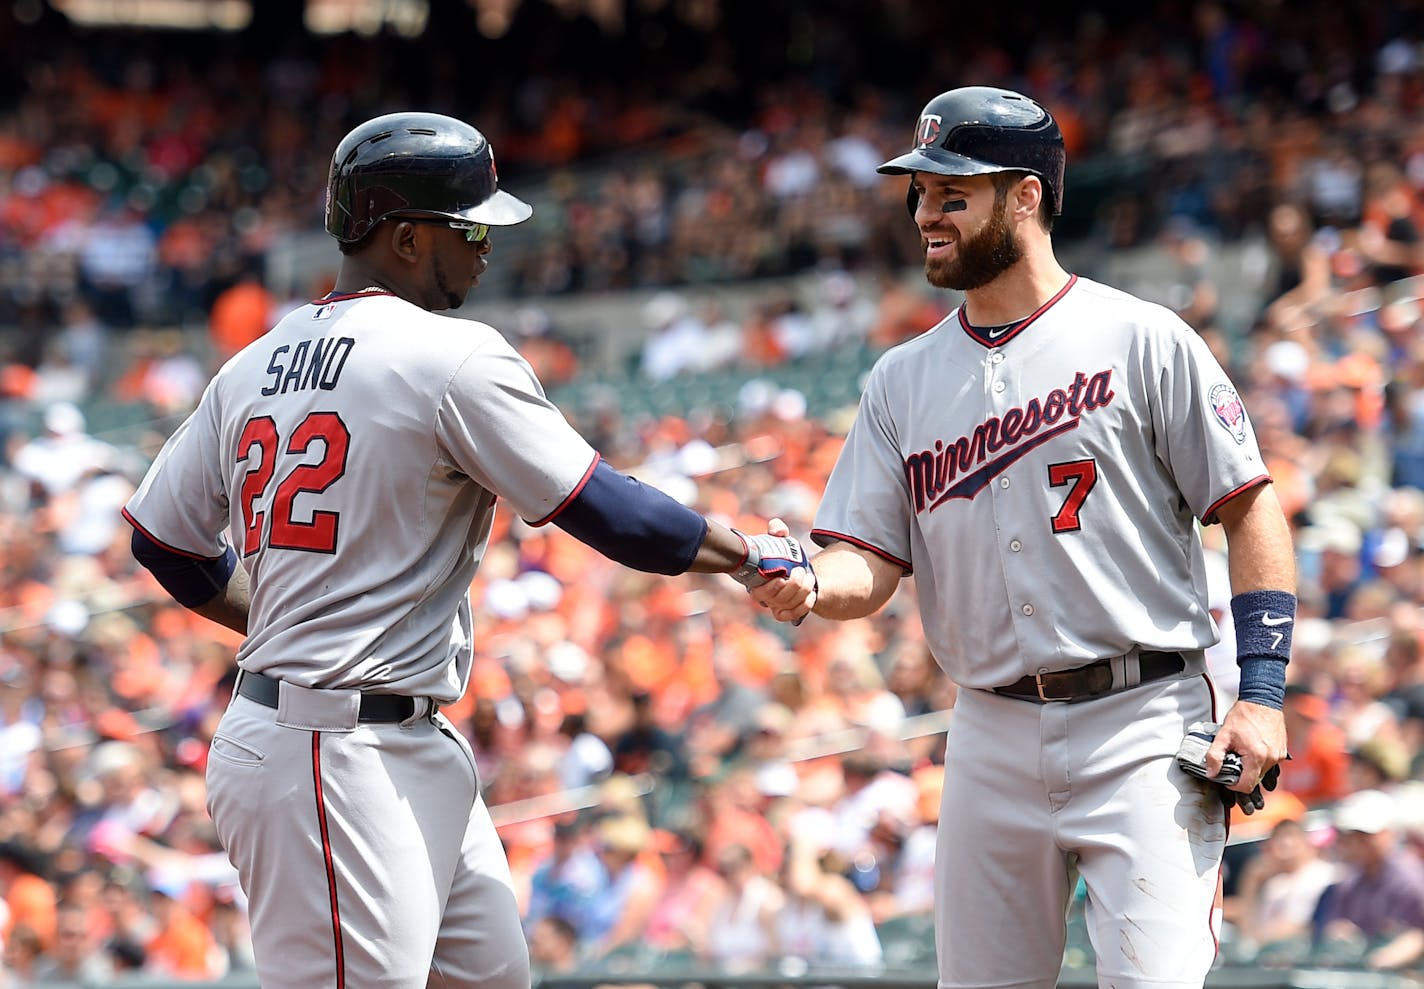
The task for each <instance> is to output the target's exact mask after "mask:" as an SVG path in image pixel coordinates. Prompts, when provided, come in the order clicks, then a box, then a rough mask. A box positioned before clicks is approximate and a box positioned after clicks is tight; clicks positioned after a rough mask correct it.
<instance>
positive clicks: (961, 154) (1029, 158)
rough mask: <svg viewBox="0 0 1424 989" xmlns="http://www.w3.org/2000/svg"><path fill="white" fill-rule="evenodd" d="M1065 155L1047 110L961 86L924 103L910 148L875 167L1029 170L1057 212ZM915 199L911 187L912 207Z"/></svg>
mask: <svg viewBox="0 0 1424 989" xmlns="http://www.w3.org/2000/svg"><path fill="white" fill-rule="evenodd" d="M1065 161H1066V155H1065V154H1064V152H1063V134H1062V132H1061V131H1059V129H1058V123H1057V122H1056V121H1055V120H1054V119H1053V115H1052V114H1051V113H1049V112H1048V111H1047V110H1045V109H1044V108H1043V107H1041V106H1039V105H1038V104H1037V103H1035V102H1034V101H1033V100H1031V99H1029V98H1028V97H1027V96H1023V95H1021V94H1019V93H1015V92H1013V91H1012V90H1008V89H994V88H993V87H990V86H965V87H963V88H961V89H951V90H950V91H949V92H947V93H940V94H939V95H938V96H936V97H935V98H934V99H932V100H930V101H929V102H928V103H926V104H925V108H924V109H923V110H922V111H920V119H919V122H918V123H917V124H916V125H915V147H914V149H913V150H911V151H908V152H906V153H905V154H902V155H901V156H900V157H898V158H892V159H890V160H889V161H887V162H886V163H885V164H883V165H881V166H880V167H879V168H877V169H876V171H878V172H880V173H881V174H882V175H908V174H913V173H915V172H934V173H935V174H937V175H989V174H992V173H994V172H1028V173H1029V174H1031V175H1037V176H1038V177H1039V178H1040V179H1041V180H1042V181H1043V185H1044V188H1045V189H1046V190H1047V192H1048V200H1049V203H1050V204H1051V205H1052V207H1053V212H1054V213H1055V214H1058V213H1061V212H1063V166H1064V163H1065ZM916 205H917V202H916V196H915V194H914V191H913V189H912V190H911V192H910V211H911V212H912V213H913V212H914V209H915V206H916Z"/></svg>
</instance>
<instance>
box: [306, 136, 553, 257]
mask: <svg viewBox="0 0 1424 989" xmlns="http://www.w3.org/2000/svg"><path fill="white" fill-rule="evenodd" d="M533 212H534V210H533V208H532V207H531V206H530V205H529V204H528V203H526V202H523V201H522V200H519V199H516V198H515V197H514V196H511V195H510V194H509V193H507V192H501V191H500V189H499V175H498V173H497V172H496V171H495V165H494V151H493V150H492V149H491V148H490V143H489V141H488V140H486V139H485V136H484V135H483V134H481V133H480V132H479V131H477V130H476V129H475V128H473V127H471V126H470V125H469V124H467V123H465V122H464V121H463V120H456V119H455V118H454V117H446V116H442V115H441V114H438V113H390V114H386V115H385V116H383V117H376V118H374V119H372V120H368V121H366V122H365V123H364V124H361V125H360V126H358V127H356V128H355V129H354V130H352V131H351V133H349V134H347V135H346V136H345V137H344V138H342V139H341V143H340V144H338V145H337V146H336V153H335V154H333V155H332V157H331V171H330V173H329V174H328V176H327V183H326V229H327V232H328V233H330V234H331V235H332V236H333V237H335V238H336V239H337V240H339V241H343V242H344V243H348V244H350V243H354V242H356V241H358V240H360V239H361V238H362V237H364V236H366V234H368V233H369V232H370V231H371V228H372V227H374V226H375V225H376V224H377V223H380V222H381V221H382V220H384V219H385V218H386V217H388V216H391V215H392V214H408V215H412V216H428V217H435V218H443V219H447V220H457V221H458V220H466V221H469V222H471V223H488V224H490V225H492V226H509V225H511V224H515V223H519V222H521V221H523V220H527V219H529V217H530V215H531V214H532V213H533Z"/></svg>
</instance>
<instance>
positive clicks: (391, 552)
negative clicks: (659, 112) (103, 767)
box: [124, 113, 806, 989]
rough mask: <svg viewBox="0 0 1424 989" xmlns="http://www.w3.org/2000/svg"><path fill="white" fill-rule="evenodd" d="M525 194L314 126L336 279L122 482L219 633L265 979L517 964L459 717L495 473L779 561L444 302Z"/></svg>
mask: <svg viewBox="0 0 1424 989" xmlns="http://www.w3.org/2000/svg"><path fill="white" fill-rule="evenodd" d="M530 213H531V209H530V207H529V206H528V205H527V204H525V203H523V202H521V201H520V200H519V199H516V198H515V197H514V196H512V195H510V194H509V193H507V192H505V191H503V190H501V189H500V188H499V183H498V176H497V174H496V171H495V162H494V155H493V152H492V151H491V149H490V145H489V142H488V141H487V140H486V139H485V137H484V136H483V135H482V134H481V133H480V132H479V131H478V130H476V129H475V128H474V127H472V126H470V125H469V124H467V123H464V122H462V121H459V120H456V119H452V118H450V117H445V116H440V115H437V114H430V113H398V114H391V115H387V116H382V117H378V118H376V119H373V120H370V121H367V122H366V123H364V124H362V125H360V126H358V127H357V128H355V129H354V130H353V131H351V133H349V134H348V135H347V136H346V137H345V138H344V139H343V140H342V141H341V143H340V144H339V145H338V147H337V148H336V151H335V154H334V156H333V158H332V161H331V169H330V176H329V182H328V188H327V212H326V226H327V230H328V231H329V232H330V233H331V235H332V236H333V237H335V238H336V240H337V241H338V242H339V243H340V248H341V252H342V255H343V260H342V264H341V270H340V274H339V276H338V278H337V282H336V290H335V291H333V292H332V293H331V294H330V295H328V296H326V297H325V298H322V299H318V300H316V301H314V302H312V303H310V304H309V305H306V306H303V307H301V308H299V309H297V310H296V311H294V312H292V313H291V314H290V315H288V316H286V317H285V318H283V319H282V320H281V322H279V323H278V324H277V325H276V326H275V327H274V328H273V329H272V330H271V331H270V332H269V333H268V334H267V335H266V336H264V337H262V338H261V339H259V340H258V341H256V342H255V343H253V344H252V345H251V346H250V347H248V348H247V349H245V350H243V351H242V352H240V353H238V354H237V355H236V356H235V357H233V358H232V359H231V360H230V361H229V362H228V363H227V364H226V365H224V366H223V368H222V369H221V370H220V371H219V372H218V374H217V376H216V377H215V378H214V379H213V381H212V382H211V383H210V385H209V386H208V388H207V390H206V392H205V393H204V395H203V398H202V400H201V402H200V403H199V406H198V408H197V409H196V411H195V412H194V413H193V414H192V416H191V417H189V419H188V420H187V421H186V422H185V423H183V425H182V426H180V427H179V429H178V430H177V432H175V433H174V434H173V436H172V437H171V438H170V439H169V441H168V442H167V444H166V445H165V446H164V447H163V449H162V451H161V452H160V453H159V455H158V457H157V459H156V460H155V462H154V464H153V466H152V467H151V469H150V470H149V472H148V474H147V476H146V477H145V479H144V481H143V483H142V485H141V486H140V488H139V490H138V492H137V493H136V494H135V495H134V496H133V498H132V500H131V501H130V502H129V503H128V506H127V507H126V509H125V512H124V514H125V516H126V517H127V518H128V520H129V521H130V522H131V523H132V524H133V527H134V535H133V551H134V554H135V556H136V557H137V558H138V559H139V560H140V561H141V562H142V563H143V564H144V565H145V566H147V567H148V568H149V569H150V570H151V571H152V572H153V573H154V575H155V576H156V577H157V579H158V580H159V582H160V583H161V584H162V585H163V586H164V587H165V588H166V589H167V590H168V591H169V593H171V594H172V595H173V597H174V598H175V599H176V600H178V601H179V602H180V603H182V604H184V605H186V606H187V607H190V608H192V609H194V610H195V611H197V612H199V613H200V614H203V615H205V616H207V617H209V618H211V619H213V620H215V621H218V622H221V623H222V624H224V625H227V626H230V627H231V628H234V629H236V630H238V631H239V632H243V633H245V635H246V639H245V641H244V642H243V644H242V646H241V648H240V649H239V650H238V655H237V662H238V666H239V667H240V670H241V672H240V673H239V675H238V680H237V687H236V691H235V693H234V696H233V700H232V704H231V706H230V707H229V708H228V710H227V711H226V712H225V713H224V716H223V718H222V721H221V723H220V725H219V727H218V729H217V732H216V734H215V735H214V738H213V741H212V749H211V757H210V759H209V761H208V770H207V783H208V809H209V811H210V812H211V814H212V818H213V821H214V823H215V824H216V826H217V830H218V834H219V835H220V837H221V839H222V842H223V844H224V846H225V847H226V849H227V852H228V855H229V856H230V857H231V859H232V861H233V863H234V865H235V866H236V867H237V870H238V873H239V876H240V877H241V881H242V886H243V889H244V890H245V891H246V893H247V895H248V897H249V898H250V909H251V921H252V936H253V943H254V948H255V952H256V960H257V972H258V977H259V979H260V980H261V982H262V985H263V986H264V987H266V989H279V987H291V989H299V987H300V989H313V987H328V989H345V987H352V989H374V987H390V989H415V987H419V986H425V985H432V986H441V987H450V989H457V987H464V989H474V987H476V986H478V987H480V989H527V987H528V986H529V981H530V971H529V958H528V950H527V948H526V946H525V941H524V937H523V934H522V933H521V930H520V920H519V913H518V907H517V905H516V903H515V898H514V893H513V892H512V889H511V885H510V874H509V868H508V865H507V863H506V860H505V858H504V854H503V850H502V848H501V846H500V842H499V838H498V837H497V835H496V833H495V830H494V827H493V825H492V823H491V820H490V816H489V813H488V811H487V810H486V808H485V806H484V803H483V801H482V800H481V797H480V781H479V777H478V773H477V771H476V768H475V764H474V760H473V758H472V755H471V752H470V747H469V745H468V743H467V742H466V741H465V739H464V737H463V736H462V735H461V734H460V733H459V732H458V731H456V730H455V729H454V728H453V727H452V726H451V724H450V723H449V722H448V721H447V720H446V719H445V718H444V717H443V716H442V715H441V714H440V713H439V707H440V705H442V704H446V703H449V702H451V701H454V700H455V699H457V698H458V697H460V695H461V694H462V693H463V692H464V690H465V687H466V684H467V682H468V679H469V675H470V665H471V650H472V643H471V637H472V636H471V610H470V601H469V588H470V582H471V579H472V578H473V576H474V574H475V571H476V568H477V567H478V566H479V564H480V559H481V556H482V554H483V552H484V549H485V544H486V540H487V538H488V536H489V532H490V523H491V518H492V516H493V513H494V510H495V503H496V500H497V499H502V500H503V501H504V502H505V503H506V504H507V505H508V506H509V508H510V510H512V511H515V512H518V513H519V514H520V515H521V516H522V517H523V518H525V519H527V520H529V521H530V522H531V523H532V524H534V525H543V524H546V523H549V522H554V523H556V524H558V525H559V526H560V527H562V528H564V529H565V530H567V531H568V532H570V533H572V534H573V535H575V536H576V537H578V538H579V539H581V540H583V541H584V542H586V543H588V544H589V545H591V546H593V547H594V548H596V549H598V550H599V551H601V552H603V553H605V554H606V555H608V556H609V557H610V558H612V559H614V560H617V561H618V562H620V563H623V564H625V565H627V566H630V567H635V568H638V569H642V570H646V571H650V572H656V573H666V574H676V573H683V572H685V571H689V570H690V571H701V572H725V573H731V574H732V575H733V576H735V577H736V578H737V579H739V580H740V581H742V582H743V583H744V584H747V585H749V586H750V585H754V584H758V583H761V582H763V581H764V580H765V579H766V575H767V574H771V573H781V574H783V575H786V574H791V573H792V572H793V571H795V570H797V569H804V568H805V565H806V564H805V555H804V553H803V552H802V551H801V548H800V546H799V545H798V544H796V543H795V541H794V540H788V539H785V538H778V537H771V536H768V535H760V536H743V535H741V534H740V533H737V532H736V531H734V530H731V529H728V528H726V527H725V526H722V525H720V524H718V523H716V522H712V521H709V520H708V519H705V518H704V517H702V516H701V515H698V514H697V513H696V512H693V511H690V510H689V509H686V508H684V507H683V506H681V505H680V504H678V503H677V502H676V501H674V500H673V499H671V498H669V497H667V496H666V495H664V494H662V493H661V492H659V491H657V490H656V489H654V488H650V487H647V486H645V485H643V484H641V483H639V482H638V481H636V480H634V479H632V478H629V477H626V476H623V475H620V474H618V473H617V472H615V471H613V470H612V469H611V468H610V467H608V465H607V464H606V463H604V462H603V461H602V460H601V459H600V458H599V456H598V454H597V453H595V451H594V450H593V449H591V448H590V447H589V445H588V444H587V443H586V442H585V441H584V440H583V439H582V438H581V437H580V436H579V434H578V433H577V432H575V431H574V429H573V428H572V427H571V426H570V425H569V424H568V422H567V421H565V419H564V418H563V416H562V415H561V414H560V413H559V411H558V410H557V409H556V408H555V407H554V406H553V405H551V404H550V403H549V402H548V401H547V399H546V398H545V396H544V391H543V389H542V387H541V386H540V384H539V382H538V381H537V380H536V378H535V376H534V373H533V371H532V370H531V369H530V367H529V365H528V364H527V363H526V362H525V361H524V360H523V359H522V358H521V357H520V356H519V355H518V353H516V351H515V350H514V349H513V348H512V347H511V346H510V345H509V344H508V343H507V342H506V341H505V340H504V338H503V337H502V336H501V335H500V334H499V333H498V332H497V331H496V330H494V329H493V328H492V327H490V326H487V325H485V324H483V323H479V322H475V321H472V320H465V319H454V318H450V317H447V316H441V315H438V314H437V313H438V311H439V310H450V309H456V308H458V307H459V306H461V305H462V304H463V303H464V301H465V297H466V294H467V293H468V292H469V291H470V289H471V288H472V287H473V286H474V285H475V284H476V283H477V282H478V281H479V278H480V274H481V273H482V272H483V271H484V270H485V268H486V266H487V264H488V260H487V259H488V256H489V253H490V235H491V229H492V228H495V227H500V226H508V225H510V224H515V223H519V222H521V221H523V220H525V219H526V218H528V217H529V215H530Z"/></svg>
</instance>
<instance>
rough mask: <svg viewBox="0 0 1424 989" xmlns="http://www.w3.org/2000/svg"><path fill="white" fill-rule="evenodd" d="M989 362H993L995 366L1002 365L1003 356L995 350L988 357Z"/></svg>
mask: <svg viewBox="0 0 1424 989" xmlns="http://www.w3.org/2000/svg"><path fill="white" fill-rule="evenodd" d="M989 360H991V361H993V362H994V363H995V364H1002V363H1004V355H1003V354H1001V353H999V352H998V351H997V350H996V351H994V352H993V353H992V354H990V355H989Z"/></svg>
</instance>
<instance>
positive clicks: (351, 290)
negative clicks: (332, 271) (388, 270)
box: [332, 258, 407, 299]
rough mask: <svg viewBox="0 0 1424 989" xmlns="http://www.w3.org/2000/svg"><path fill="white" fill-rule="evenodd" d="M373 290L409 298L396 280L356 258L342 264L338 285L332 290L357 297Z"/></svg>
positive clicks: (338, 274)
mask: <svg viewBox="0 0 1424 989" xmlns="http://www.w3.org/2000/svg"><path fill="white" fill-rule="evenodd" d="M372 290H379V291H383V292H390V293H391V294H392V295H397V296H400V297H401V298H403V299H405V298H407V296H406V294H405V293H404V292H402V291H401V287H400V285H399V284H397V282H396V280H395V279H392V278H390V277H389V276H387V275H385V274H384V273H383V272H381V271H378V270H377V269H376V268H375V266H373V265H368V264H363V263H360V262H359V261H358V260H357V259H355V258H347V259H346V260H344V261H343V262H342V264H341V271H340V272H338V273H337V276H336V285H335V287H334V288H333V289H332V294H333V295H355V294H357V293H360V292H370V291H372Z"/></svg>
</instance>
